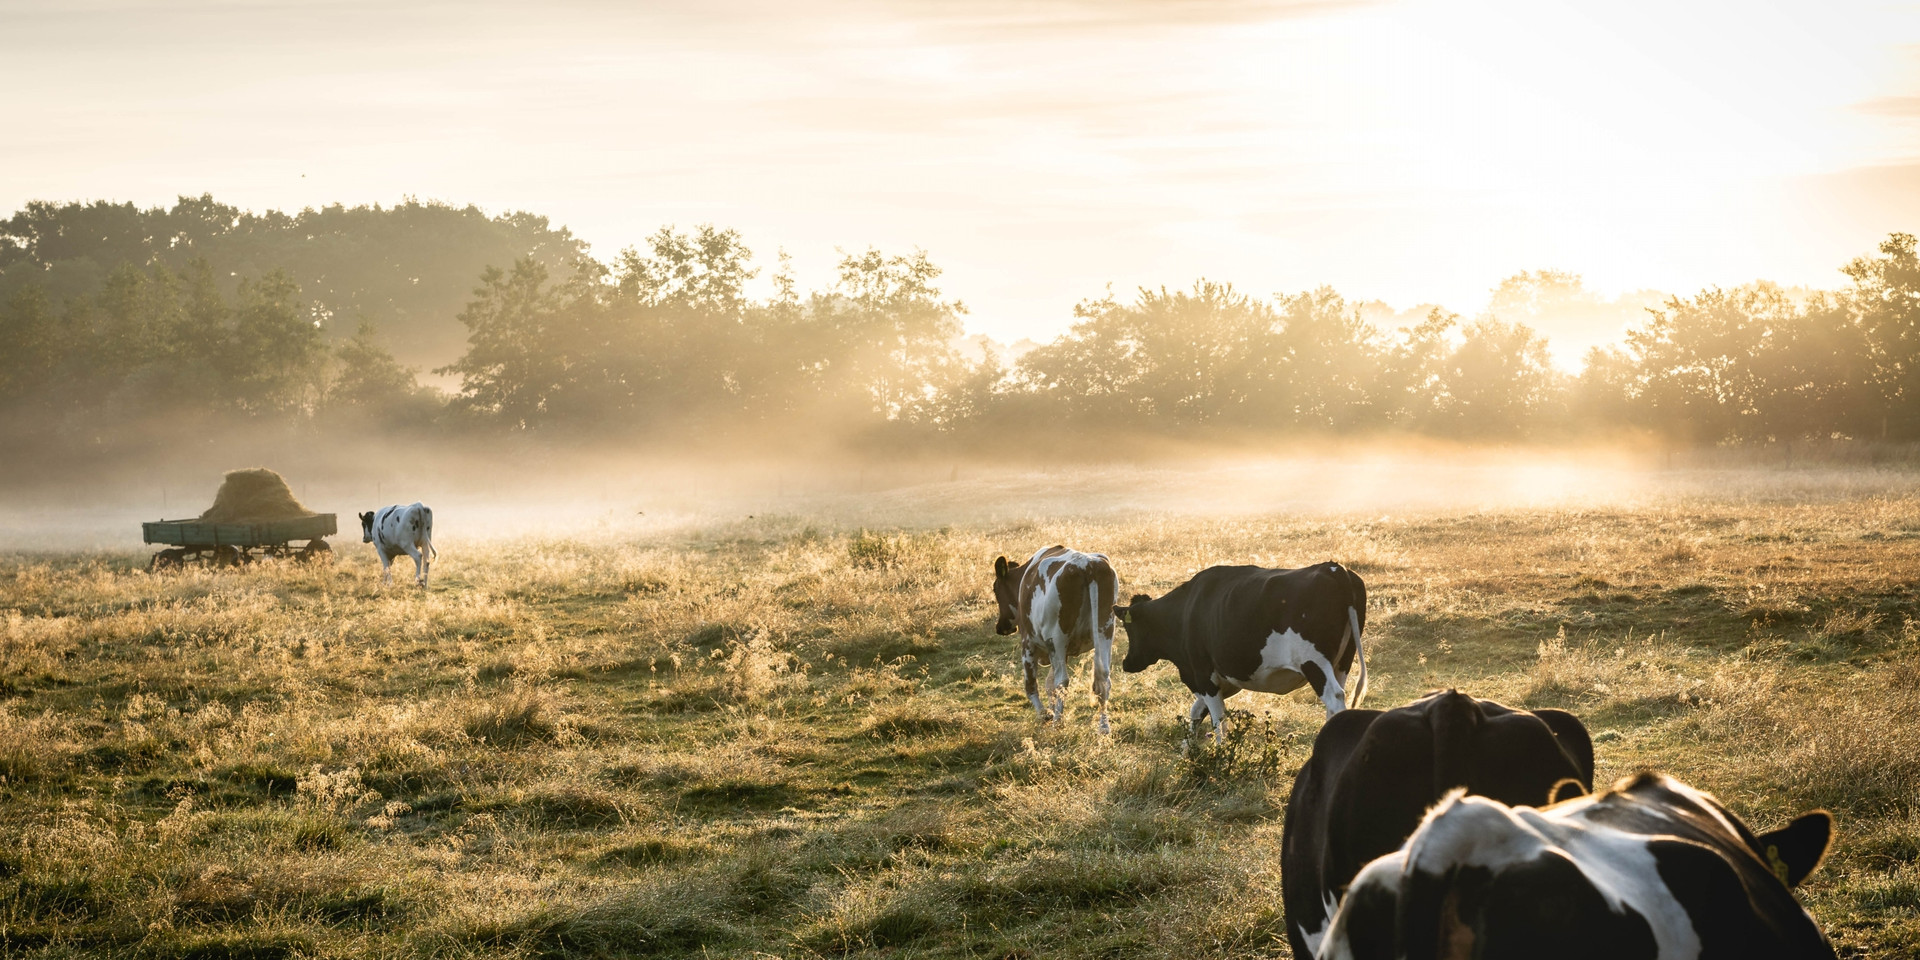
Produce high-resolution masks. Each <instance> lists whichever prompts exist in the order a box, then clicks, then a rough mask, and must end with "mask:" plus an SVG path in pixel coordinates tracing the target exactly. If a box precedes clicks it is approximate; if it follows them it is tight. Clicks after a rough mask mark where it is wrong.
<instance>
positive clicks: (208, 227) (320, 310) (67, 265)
mask: <svg viewBox="0 0 1920 960" xmlns="http://www.w3.org/2000/svg"><path fill="white" fill-rule="evenodd" d="M586 253H587V248H586V245H585V244H583V243H581V242H580V241H579V240H577V239H575V238H574V237H573V235H572V234H571V233H568V232H567V231H566V230H565V229H564V228H561V229H554V228H552V227H550V226H549V225H548V224H547V219H546V218H545V217H539V216H534V215H533V214H528V213H507V214H503V215H501V216H496V217H488V216H487V215H485V214H483V213H481V212H480V211H479V209H478V208H475V207H451V206H447V205H446V204H441V203H420V202H418V201H415V200H407V201H405V202H403V203H400V204H397V205H395V206H392V207H385V208H382V207H379V206H373V207H345V206H341V205H338V204H336V205H334V206H330V207H323V208H321V209H318V210H313V209H307V210H302V211H300V212H299V213H292V214H288V213H281V212H279V211H271V210H270V211H268V212H266V213H264V214H254V213H248V212H243V211H241V210H239V209H238V208H235V207H231V206H228V205H226V204H223V203H219V202H217V201H215V200H214V199H213V197H211V196H209V195H202V196H199V197H181V198H180V199H179V202H177V203H175V204H174V206H173V207H172V209H164V208H160V207H153V208H150V209H145V210H142V209H139V208H138V207H135V206H134V205H133V204H131V203H119V204H115V203H107V202H105V201H98V202H94V203H46V202H35V203H29V204H27V206H26V208H25V209H23V210H20V211H18V212H16V213H15V214H14V215H13V216H12V217H11V218H9V219H7V220H4V221H0V301H4V300H5V299H6V298H8V297H9V296H11V294H12V293H13V292H15V291H17V290H19V289H21V288H22V287H26V286H37V287H40V288H41V289H42V290H44V291H45V293H46V295H47V297H48V299H49V300H50V301H52V302H55V303H59V302H64V301H66V300H67V299H69V298H71V297H74V296H94V295H97V294H99V293H100V291H101V290H102V289H104V287H105V285H106V283H107V281H108V278H109V277H111V276H112V275H113V273H114V271H115V270H116V269H117V268H119V267H120V266H121V265H123V264H132V265H134V266H136V267H141V268H148V267H157V266H164V267H166V268H167V269H168V270H170V271H172V272H174V273H181V272H184V271H186V270H187V269H188V267H189V264H192V263H194V262H196V261H199V262H204V263H205V265H206V269H207V271H208V272H209V274H210V275H211V276H212V277H213V278H214V279H215V281H216V284H217V286H218V288H219V289H220V290H221V292H222V293H223V294H226V295H232V294H233V293H234V292H235V290H236V288H237V285H238V281H239V278H241V277H258V276H263V275H265V274H266V273H268V272H270V271H274V270H278V271H280V272H282V273H284V274H286V276H287V278H288V279H290V280H292V281H293V283H294V284H296V285H297V286H298V287H299V291H300V295H301V297H303V298H304V301H305V305H306V306H309V307H311V309H312V310H313V312H314V313H315V315H316V316H318V317H319V318H320V319H322V320H323V321H324V322H323V324H322V326H321V332H322V333H323V334H324V335H325V336H326V338H327V339H330V340H331V339H344V338H346V337H347V336H349V335H351V334H352V333H353V331H354V330H355V329H356V327H357V326H358V325H359V323H360V322H361V321H363V320H364V321H367V322H371V323H373V324H374V325H375V326H377V327H378V328H379V329H380V331H381V333H382V334H383V336H385V337H386V338H387V340H388V342H389V343H390V345H391V349H392V350H393V351H394V352H395V353H396V354H398V355H399V356H400V357H401V358H402V359H404V360H405V361H406V362H408V363H412V364H416V365H432V364H440V363H445V362H447V361H448V360H449V359H451V358H453V357H457V356H459V354H460V351H461V349H462V347H463V345H464V342H465V331H463V330H461V329H460V325H459V324H458V323H455V322H454V319H453V318H454V315H455V314H457V313H459V312H460V307H461V305H462V304H463V303H465V302H466V300H467V297H468V294H469V292H470V291H471V290H472V288H473V278H474V277H475V276H477V275H479V273H480V271H481V270H483V269H485V268H486V267H487V266H488V265H490V264H507V263H512V262H513V261H514V260H516V259H521V258H530V259H532V260H534V261H535V262H538V263H541V264H543V265H545V266H547V267H548V268H549V269H552V270H564V269H568V268H569V267H570V265H571V264H572V263H573V262H574V261H575V260H578V259H580V258H581V257H584V256H585V255H586Z"/></svg>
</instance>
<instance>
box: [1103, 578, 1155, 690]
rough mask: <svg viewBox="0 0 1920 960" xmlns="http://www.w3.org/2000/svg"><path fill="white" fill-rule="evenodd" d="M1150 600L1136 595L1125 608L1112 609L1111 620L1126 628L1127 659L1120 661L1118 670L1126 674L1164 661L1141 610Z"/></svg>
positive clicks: (1143, 611) (1146, 618)
mask: <svg viewBox="0 0 1920 960" xmlns="http://www.w3.org/2000/svg"><path fill="white" fill-rule="evenodd" d="M1152 599H1153V598H1152V597H1149V596H1147V595H1146V594H1144V593H1136V594H1134V595H1133V599H1132V600H1129V601H1127V605H1126V606H1124V607H1114V608H1113V618H1114V619H1115V620H1118V621H1120V623H1121V624H1123V625H1125V626H1126V628H1127V658H1126V659H1125V660H1122V661H1120V669H1122V670H1125V671H1126V672H1128V673H1139V672H1140V671H1142V670H1145V669H1146V668H1148V667H1151V666H1153V665H1154V664H1156V663H1159V662H1160V661H1161V660H1162V659H1164V657H1163V656H1162V655H1161V653H1160V649H1159V644H1158V642H1157V641H1158V638H1157V637H1155V636H1154V630H1153V625H1152V624H1150V623H1148V622H1147V620H1148V617H1147V611H1146V610H1145V609H1143V608H1144V607H1145V605H1146V604H1147V602H1148V601H1150V600H1152Z"/></svg>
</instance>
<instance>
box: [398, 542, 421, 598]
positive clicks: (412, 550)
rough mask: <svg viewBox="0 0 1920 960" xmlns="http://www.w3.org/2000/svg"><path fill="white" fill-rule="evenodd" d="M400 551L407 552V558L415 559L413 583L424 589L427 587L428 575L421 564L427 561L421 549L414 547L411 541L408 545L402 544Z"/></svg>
mask: <svg viewBox="0 0 1920 960" xmlns="http://www.w3.org/2000/svg"><path fill="white" fill-rule="evenodd" d="M400 549H402V550H405V551H406V552H407V556H409V557H412V558H413V582H414V583H416V584H419V585H420V586H423V587H424V586H426V585H427V575H426V573H425V571H424V570H422V568H421V566H420V564H421V562H422V561H424V560H426V557H425V556H424V555H423V554H421V552H420V548H419V547H417V546H414V545H413V543H412V542H411V541H409V542H407V543H403V544H401V545H400Z"/></svg>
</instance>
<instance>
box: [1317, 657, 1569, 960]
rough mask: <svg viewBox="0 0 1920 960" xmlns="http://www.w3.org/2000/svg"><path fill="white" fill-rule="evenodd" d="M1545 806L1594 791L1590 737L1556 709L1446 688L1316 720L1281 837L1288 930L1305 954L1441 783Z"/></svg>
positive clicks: (1437, 794)
mask: <svg viewBox="0 0 1920 960" xmlns="http://www.w3.org/2000/svg"><path fill="white" fill-rule="evenodd" d="M1455 788H1465V789H1466V790H1467V792H1469V793H1473V794H1477V795H1480V796H1485V797H1493V798H1495V799H1497V800H1501V801H1503V802H1506V803H1510V804H1528V805H1532V806H1543V805H1545V804H1547V803H1550V802H1552V800H1554V799H1558V798H1559V797H1561V796H1568V797H1571V796H1578V795H1580V794H1583V793H1586V792H1587V791H1589V790H1591V789H1593V741H1592V740H1591V739H1589V738H1588V736H1587V728H1586V727H1585V726H1583V725H1581V723H1580V721H1579V719H1578V718H1576V717H1574V716H1573V715H1572V714H1570V713H1566V712H1564V711H1561V710H1535V711H1531V712H1529V711H1526V710H1510V709H1508V708H1506V707H1504V706H1501V705H1500V704H1498V703H1494V702H1493V701H1491V700H1477V699H1475V698H1473V697H1470V696H1467V695H1466V694H1464V693H1458V692H1455V691H1452V690H1448V691H1445V692H1440V693H1432V694H1428V695H1427V696H1425V697H1423V698H1421V699H1419V700H1415V701H1414V702H1412V703H1410V704H1407V705H1406V706H1403V707H1395V708H1394V709H1392V710H1385V711H1381V710H1347V711H1345V712H1343V713H1341V714H1340V715H1338V716H1336V717H1333V718H1332V719H1330V720H1328V721H1327V722H1326V725H1325V726H1323V727H1321V728H1320V733H1319V735H1318V736H1316V737H1315V738H1314V741H1313V754H1312V756H1310V757H1308V758H1307V762H1306V763H1305V764H1304V765H1303V766H1301V768H1300V772H1299V773H1298V774H1297V775H1296V776H1295V777H1294V779H1293V793H1292V794H1291V795H1290V796H1289V797H1288V798H1287V819H1286V824H1285V826H1284V827H1283V828H1282V831H1281V835H1280V880H1281V891H1282V897H1283V898H1284V902H1285V905H1286V910H1285V913H1286V926H1287V940H1288V942H1289V943H1291V944H1292V945H1293V955H1294V956H1296V957H1303V958H1304V957H1311V956H1313V955H1314V951H1315V950H1316V949H1318V948H1319V947H1320V943H1321V940H1322V938H1324V937H1325V936H1326V933H1327V927H1328V925H1329V924H1330V923H1331V922H1332V921H1333V915H1334V909H1335V907H1336V906H1337V905H1338V903H1339V898H1340V892H1341V891H1342V890H1344V889H1345V888H1346V886H1347V884H1348V883H1350V882H1352V880H1353V878H1354V875H1355V874H1357V873H1359V872H1360V869H1361V868H1362V867H1364V866H1366V865H1367V863H1368V861H1371V860H1373V859H1374V858H1375V857H1380V856H1384V855H1386V854H1389V853H1392V852H1393V851H1395V850H1398V849H1400V845H1401V844H1402V843H1404V842H1405V841H1406V839H1407V837H1408V835H1410V834H1412V833H1413V831H1414V830H1415V829H1417V828H1418V827H1419V826H1420V818H1421V817H1422V816H1423V815H1424V814H1425V813H1426V812H1427V810H1428V809H1429V808H1431V807H1432V806H1433V805H1434V804H1435V803H1437V802H1438V801H1439V800H1440V799H1441V798H1442V797H1445V796H1446V795H1447V792H1448V791H1450V790H1453V789H1455Z"/></svg>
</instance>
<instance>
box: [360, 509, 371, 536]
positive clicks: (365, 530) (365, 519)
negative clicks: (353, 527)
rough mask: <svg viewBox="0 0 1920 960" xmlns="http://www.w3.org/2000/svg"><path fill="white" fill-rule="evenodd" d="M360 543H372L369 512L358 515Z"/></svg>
mask: <svg viewBox="0 0 1920 960" xmlns="http://www.w3.org/2000/svg"><path fill="white" fill-rule="evenodd" d="M360 542H361V543H372V542H373V511H371V510H369V511H367V512H366V513H363V514H361V515H360Z"/></svg>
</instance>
